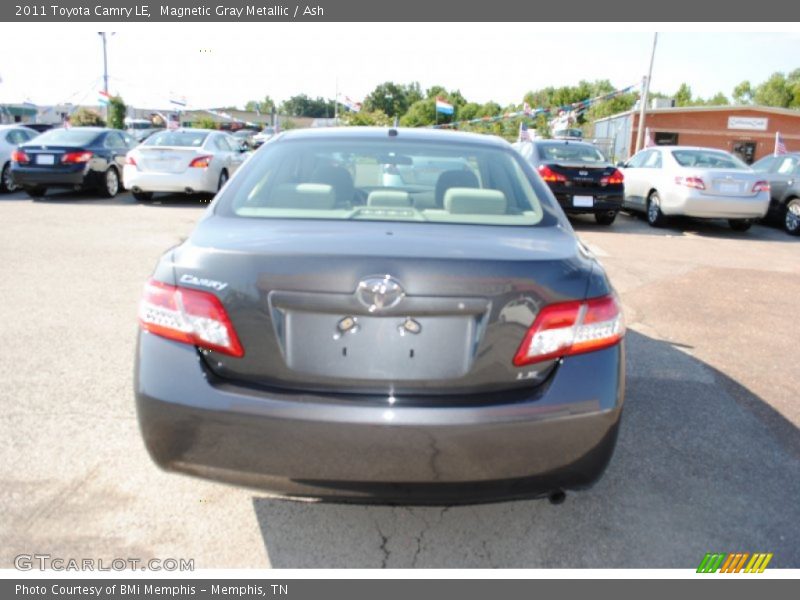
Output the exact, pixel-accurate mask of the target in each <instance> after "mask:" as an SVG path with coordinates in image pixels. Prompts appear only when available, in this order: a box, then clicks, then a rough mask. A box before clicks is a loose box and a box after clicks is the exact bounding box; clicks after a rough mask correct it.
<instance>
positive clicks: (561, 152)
mask: <svg viewBox="0 0 800 600" xmlns="http://www.w3.org/2000/svg"><path fill="white" fill-rule="evenodd" d="M539 158H540V159H541V160H542V161H544V162H576V163H604V162H607V161H606V157H605V156H603V153H602V152H600V150H598V149H597V148H595V147H594V146H592V145H590V144H541V145H540V146H539Z"/></svg>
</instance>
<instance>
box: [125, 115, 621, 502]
mask: <svg viewBox="0 0 800 600" xmlns="http://www.w3.org/2000/svg"><path fill="white" fill-rule="evenodd" d="M139 322H140V331H139V339H138V347H137V356H136V374H135V383H134V385H135V394H136V402H137V409H138V415H139V422H140V425H141V431H142V435H143V438H144V442H145V445H146V446H147V449H148V451H149V452H150V455H151V456H152V458H153V460H154V461H155V462H156V463H157V464H158V465H160V466H161V467H163V468H165V469H168V470H171V471H178V472H183V473H190V474H193V475H198V476H201V477H206V478H210V479H216V480H222V481H226V482H231V483H235V484H240V485H246V486H252V487H258V488H262V489H266V490H269V491H271V492H274V493H278V494H281V495H284V496H289V497H311V498H318V499H328V500H342V501H360V502H388V503H413V504H442V503H467V502H481V501H494V500H504V499H513V498H526V497H537V496H549V497H550V498H551V500H553V501H554V502H555V501H559V500H562V499H563V498H564V492H565V490H569V489H577V488H585V487H588V486H590V485H591V484H592V483H594V482H595V481H596V480H597V479H598V478H599V477H600V475H601V474H602V472H603V470H604V469H605V467H606V465H607V464H608V461H609V459H610V458H611V455H612V452H613V449H614V445H615V442H616V437H617V428H618V425H619V421H620V416H621V411H622V403H623V397H624V388H625V385H624V383H625V375H624V348H623V336H624V323H623V318H622V313H621V309H620V304H619V301H618V299H617V297H616V296H615V294H614V291H613V289H612V287H611V285H610V283H609V281H608V279H607V277H606V275H605V273H604V271H603V269H602V267H601V266H600V264H599V263H598V262H597V260H596V259H595V258H594V257H593V256H592V254H591V253H590V252H589V251H588V250H587V249H586V248H585V247H584V246H583V245H582V244H581V243H580V242H579V241H578V239H577V237H576V236H575V233H574V232H573V231H572V229H571V227H570V225H569V223H568V221H567V220H566V218H565V216H564V214H563V212H562V211H561V209H560V208H559V206H558V203H557V202H556V201H555V199H554V198H553V195H552V194H551V192H550V191H549V189H548V187H547V185H546V184H544V183H543V182H542V180H541V179H540V177H539V176H538V175H537V174H536V173H535V172H534V171H533V170H532V169H531V167H530V166H529V165H528V164H527V163H526V162H525V161H524V160H522V158H521V157H520V156H519V155H518V154H517V153H516V152H515V151H514V150H513V149H512V148H511V146H510V145H509V144H507V143H506V142H505V141H503V140H501V139H499V138H493V137H489V136H481V135H473V134H465V133H454V132H443V131H434V130H409V129H379V128H374V129H373V128H332V129H328V130H323V131H320V130H305V131H296V132H295V131H292V132H288V133H284V134H281V135H279V136H276V137H275V138H273V139H272V140H270V141H269V142H268V143H267V144H265V145H264V146H263V147H262V148H261V149H260V150H259V151H258V152H256V153H255V154H254V155H253V157H252V158H251V159H250V160H248V162H247V163H245V165H244V166H243V167H242V168H241V169H240V170H239V171H238V172H237V173H236V175H235V176H234V177H233V178H232V179H231V180H230V181H229V182H228V184H227V185H226V186H225V187H224V189H223V190H222V191H221V192H220V193H219V194H218V195H217V197H216V198H215V200H214V202H212V203H211V205H210V206H209V208H208V210H207V212H206V213H205V215H204V216H203V218H202V219H201V220H200V222H199V223H198V224H197V226H196V228H195V230H194V232H193V233H192V235H191V236H190V237H189V238H188V239H187V240H186V241H185V242H184V243H182V244H181V245H179V246H177V247H175V248H172V249H171V250H169V251H167V252H166V253H165V254H164V255H163V257H162V258H161V260H160V261H159V262H158V265H157V266H156V268H155V271H154V273H153V276H152V278H151V279H150V280H149V281H148V282H147V283H146V284H145V287H144V292H143V297H142V300H141V305H140V309H139Z"/></svg>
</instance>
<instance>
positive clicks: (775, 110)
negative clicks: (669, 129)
mask: <svg viewBox="0 0 800 600" xmlns="http://www.w3.org/2000/svg"><path fill="white" fill-rule="evenodd" d="M730 110H747V111H754V112H766V113H772V114H775V115H787V116H790V117H800V110H797V109H795V108H780V107H778V106H759V105H754V104H740V105H728V106H665V107H663V108H648V109H647V114H648V115H653V114H662V113H667V114H669V113H682V112H720V111H730ZM638 112H639V109H631V110H626V111H624V112H621V113H617V114H615V115H611V116H609V117H603V118H602V119H596V120H595V121H594V122H595V123H599V122H601V121H610V120H611V119H616V118H618V117H624V116H627V115H630V114H634V113H638Z"/></svg>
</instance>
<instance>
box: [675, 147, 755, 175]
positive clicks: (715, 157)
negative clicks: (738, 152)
mask: <svg viewBox="0 0 800 600" xmlns="http://www.w3.org/2000/svg"><path fill="white" fill-rule="evenodd" d="M672 156H674V157H675V160H676V161H678V164H679V165H680V166H682V167H707V168H712V169H744V170H749V169H750V167H748V166H747V165H746V164H744V163H743V162H742V161H741V160H739V159H738V158H736V157H735V156H731V155H730V154H728V153H726V152H719V151H715V150H673V151H672Z"/></svg>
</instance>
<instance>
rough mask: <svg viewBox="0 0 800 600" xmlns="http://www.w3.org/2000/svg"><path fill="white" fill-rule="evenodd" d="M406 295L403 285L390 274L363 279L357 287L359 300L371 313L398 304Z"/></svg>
mask: <svg viewBox="0 0 800 600" xmlns="http://www.w3.org/2000/svg"><path fill="white" fill-rule="evenodd" d="M405 295H406V293H405V291H404V290H403V286H401V285H400V283H399V282H398V281H397V280H396V279H393V278H392V277H391V276H389V275H382V276H376V277H368V278H366V279H362V280H361V281H360V282H359V283H358V287H357V288H356V296H357V297H358V301H359V302H361V304H363V305H364V306H365V307H366V308H367V310H368V311H369V312H371V313H372V312H378V311H381V310H386V309H388V308H393V307H395V306H397V305H398V304H399V303H400V301H401V300H402V299H403V297H404V296H405Z"/></svg>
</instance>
